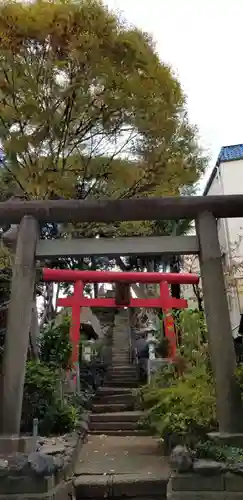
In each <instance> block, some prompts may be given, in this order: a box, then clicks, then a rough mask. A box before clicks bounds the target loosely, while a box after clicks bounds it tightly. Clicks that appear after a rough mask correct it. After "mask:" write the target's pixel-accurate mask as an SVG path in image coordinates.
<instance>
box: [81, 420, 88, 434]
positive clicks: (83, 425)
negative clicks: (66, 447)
mask: <svg viewBox="0 0 243 500" xmlns="http://www.w3.org/2000/svg"><path fill="white" fill-rule="evenodd" d="M80 429H81V431H82V434H83V433H84V432H88V430H89V426H88V423H87V422H85V421H84V420H81V422H80Z"/></svg>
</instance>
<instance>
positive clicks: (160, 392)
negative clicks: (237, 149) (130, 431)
mask: <svg viewBox="0 0 243 500" xmlns="http://www.w3.org/2000/svg"><path fill="white" fill-rule="evenodd" d="M201 327H202V318H201V315H200V317H199V315H198V314H197V313H193V314H191V313H190V312H189V313H188V312H186V313H184V311H183V313H182V314H181V332H182V346H181V352H179V354H178V356H177V360H178V359H179V360H182V361H183V370H178V366H177V363H174V364H173V365H168V366H167V367H162V368H161V369H160V370H159V371H158V372H157V373H156V374H155V375H154V376H153V378H152V382H151V383H150V384H149V385H147V386H145V387H144V388H143V389H142V390H141V391H140V396H141V399H142V401H143V405H144V408H145V409H146V410H147V411H146V417H145V419H144V425H145V426H146V427H149V428H150V429H151V430H152V431H153V432H154V433H155V434H157V435H158V436H160V437H161V438H163V439H165V440H168V439H170V440H171V439H172V440H173V439H174V440H175V442H174V443H173V444H177V443H178V442H184V443H187V444H190V443H193V442H195V441H197V440H198V439H201V440H205V439H206V436H207V433H208V432H209V431H213V430H215V429H216V425H217V424H216V398H215V390H214V381H213V377H212V373H211V368H210V363H209V356H208V346H207V344H205V343H204V344H203V343H202V338H201V334H200V332H201Z"/></svg>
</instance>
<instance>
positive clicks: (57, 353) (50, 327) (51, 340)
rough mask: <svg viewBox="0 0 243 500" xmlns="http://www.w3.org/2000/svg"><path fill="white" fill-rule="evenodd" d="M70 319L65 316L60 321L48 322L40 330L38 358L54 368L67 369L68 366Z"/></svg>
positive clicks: (70, 352) (69, 358) (69, 357)
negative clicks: (57, 322) (59, 322)
mask: <svg viewBox="0 0 243 500" xmlns="http://www.w3.org/2000/svg"><path fill="white" fill-rule="evenodd" d="M69 330H70V319H69V317H66V318H64V319H63V321H62V323H61V324H59V325H55V323H54V322H53V321H52V322H50V323H48V324H47V325H46V326H45V327H44V328H43V330H42V332H41V338H40V359H41V361H42V362H43V363H47V364H48V365H52V366H53V367H54V368H58V369H59V370H60V369H63V370H67V369H68V368H69V367H70V360H71V354H72V344H71V342H70V338H69Z"/></svg>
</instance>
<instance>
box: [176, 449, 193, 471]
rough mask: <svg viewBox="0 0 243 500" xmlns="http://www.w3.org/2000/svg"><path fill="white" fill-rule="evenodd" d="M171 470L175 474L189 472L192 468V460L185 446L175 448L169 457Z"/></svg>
mask: <svg viewBox="0 0 243 500" xmlns="http://www.w3.org/2000/svg"><path fill="white" fill-rule="evenodd" d="M170 465H171V468H172V470H174V471H177V472H189V471H191V470H192V467H193V460H192V456H191V454H190V452H189V450H188V449H187V448H186V446H179V445H178V446H176V447H175V448H174V449H173V451H172V453H171V455H170Z"/></svg>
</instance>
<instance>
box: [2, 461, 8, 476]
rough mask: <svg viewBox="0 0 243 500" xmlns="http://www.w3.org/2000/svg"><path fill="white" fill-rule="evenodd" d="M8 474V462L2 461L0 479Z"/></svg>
mask: <svg viewBox="0 0 243 500" xmlns="http://www.w3.org/2000/svg"><path fill="white" fill-rule="evenodd" d="M7 474H8V460H5V459H3V458H1V459H0V478H1V477H4V476H6V475H7Z"/></svg>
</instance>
